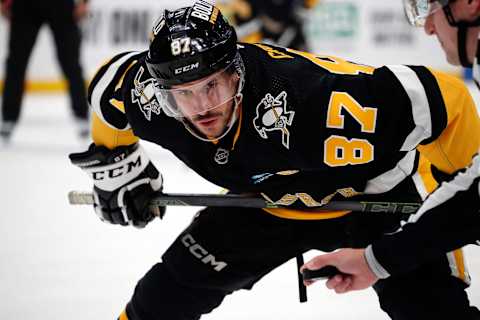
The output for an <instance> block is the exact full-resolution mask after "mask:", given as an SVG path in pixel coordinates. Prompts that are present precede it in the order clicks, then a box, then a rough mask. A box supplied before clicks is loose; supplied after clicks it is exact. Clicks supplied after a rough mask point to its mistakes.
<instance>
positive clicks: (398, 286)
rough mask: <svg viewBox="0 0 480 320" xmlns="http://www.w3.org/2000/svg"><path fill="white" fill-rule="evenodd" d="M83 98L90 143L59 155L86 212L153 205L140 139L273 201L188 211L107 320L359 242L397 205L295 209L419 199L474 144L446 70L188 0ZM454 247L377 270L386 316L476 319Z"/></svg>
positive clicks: (152, 310) (177, 313)
mask: <svg viewBox="0 0 480 320" xmlns="http://www.w3.org/2000/svg"><path fill="white" fill-rule="evenodd" d="M89 102H90V104H91V106H92V109H93V112H94V115H93V119H92V121H93V130H92V135H93V140H94V143H93V144H92V145H91V146H90V148H89V149H88V150H87V151H85V152H83V153H77V154H72V155H71V156H70V158H71V161H72V162H73V163H74V164H76V165H78V166H79V167H81V168H82V169H84V170H85V171H86V172H88V173H89V174H90V175H91V177H92V178H93V181H94V198H95V204H94V208H95V211H96V213H97V214H98V215H99V216H100V218H101V219H102V220H104V221H106V222H109V223H114V224H120V225H135V226H139V227H143V226H145V225H146V224H147V223H149V222H150V221H151V220H152V219H153V218H154V216H155V215H154V213H152V212H151V211H150V209H149V207H148V200H149V199H150V197H151V196H152V195H153V194H154V193H155V192H156V191H158V190H162V177H161V175H160V173H159V171H158V170H157V169H156V168H155V166H154V165H153V163H152V162H151V161H150V160H149V159H148V155H147V154H146V152H145V151H144V150H143V149H142V147H141V146H140V141H139V140H140V139H142V140H148V141H151V142H153V143H156V144H159V145H161V146H162V147H164V148H166V149H168V150H170V151H171V152H173V153H174V154H175V155H176V156H177V157H178V158H179V159H180V160H182V161H183V162H184V163H186V164H187V165H188V166H189V167H191V168H192V169H194V170H195V171H196V172H197V173H199V174H200V175H202V176H203V177H205V178H206V179H208V180H209V181H211V182H213V183H215V184H218V185H220V186H223V187H225V188H227V189H229V190H231V192H233V193H256V194H261V195H263V196H264V197H266V198H267V199H269V200H270V201H272V202H275V203H276V204H283V205H285V206H287V209H276V210H274V209H267V210H265V211H264V210H262V209H245V208H236V207H232V208H218V207H207V208H205V209H203V210H201V211H200V212H199V214H198V215H197V216H196V218H195V219H194V221H193V222H192V223H191V224H190V225H189V226H188V227H187V228H186V229H185V230H184V231H183V232H182V233H181V234H180V235H179V237H178V238H177V239H176V240H175V241H174V243H173V244H172V245H171V246H170V248H169V249H168V250H167V251H166V252H165V253H164V255H163V256H162V262H161V263H157V264H156V265H154V266H153V267H152V268H151V269H150V270H149V271H148V272H147V273H146V274H145V276H144V277H143V278H142V279H141V280H140V281H139V282H138V284H137V286H136V288H135V292H134V294H133V296H132V298H131V300H130V302H129V303H128V304H127V306H126V309H125V311H124V312H123V313H122V314H121V316H120V319H122V320H124V319H130V320H137V319H141V320H152V319H199V318H200V317H201V315H202V314H205V313H209V312H211V311H212V310H213V309H214V308H216V307H217V306H218V305H220V303H221V302H222V300H223V299H224V297H225V296H226V295H228V294H230V293H232V292H234V291H236V290H240V289H250V288H251V287H252V286H253V285H254V284H255V283H256V282H257V281H258V280H260V279H261V278H262V277H263V276H264V275H266V274H267V273H269V272H270V271H271V270H273V269H274V268H276V267H277V266H279V265H281V264H282V263H284V262H285V261H287V260H289V259H290V258H292V257H295V256H296V255H298V254H300V253H302V252H305V251H307V250H309V249H319V250H323V251H331V250H334V249H337V248H342V247H356V248H359V247H364V246H366V245H367V244H368V243H371V242H373V241H375V240H376V239H379V238H380V237H381V236H382V235H383V234H384V233H385V232H391V231H393V230H396V229H397V228H398V226H399V224H400V218H401V217H400V216H392V215H382V214H377V215H365V214H357V213H355V212H315V211H314V210H311V208H310V207H312V206H319V205H322V204H325V203H328V202H329V201H330V200H332V199H337V198H353V199H355V198H362V197H375V199H378V200H387V199H396V200H398V199H402V200H406V201H419V200H420V199H421V198H422V197H423V196H425V195H426V192H427V191H429V190H430V189H433V187H434V184H435V183H436V178H434V176H433V174H435V177H440V176H442V175H448V174H451V173H453V172H454V171H455V170H457V169H459V168H462V167H465V166H467V165H468V164H469V163H470V161H471V157H472V155H473V154H474V153H475V151H476V150H477V149H478V148H479V146H480V135H479V134H478V133H479V129H480V121H479V118H478V116H477V114H476V110H475V106H474V104H473V101H472V99H471V97H470V95H469V93H468V90H467V88H466V87H465V86H464V84H463V83H462V82H461V81H459V80H457V79H455V78H452V77H450V76H448V75H445V74H442V73H440V72H437V71H434V70H429V69H427V68H425V67H420V66H416V67H413V66H384V67H381V68H373V67H370V66H365V65H360V64H354V63H350V62H347V61H345V60H342V59H339V58H336V57H333V56H320V55H314V54H309V53H306V52H300V51H296V50H292V49H284V48H281V47H274V46H269V45H262V44H257V45H252V44H243V43H237V41H236V34H235V31H234V29H233V28H232V27H231V26H230V25H229V24H228V23H227V22H226V21H225V20H224V18H223V16H222V14H221V12H220V11H219V10H218V9H217V8H216V7H214V6H212V5H211V4H209V3H207V2H204V1H198V2H196V3H195V4H194V5H193V6H190V7H186V8H181V9H178V10H174V11H165V12H164V15H163V16H162V17H161V18H160V19H159V20H158V21H157V23H156V24H155V26H154V27H153V32H152V39H151V43H150V47H149V50H148V51H145V52H125V53H122V54H119V55H117V56H115V57H114V58H112V59H111V60H110V61H109V62H107V63H106V64H104V65H103V66H102V67H101V68H100V69H99V71H98V73H97V74H96V76H95V77H94V79H93V81H92V83H91V85H90V88H89ZM460 141H461V143H460ZM430 162H431V163H432V165H430ZM431 168H435V169H434V170H431ZM437 173H440V174H437ZM442 173H443V174H442ZM300 209H303V210H300ZM160 211H161V212H157V214H158V215H160V216H161V215H163V214H164V211H165V210H164V208H163V209H161V210H160ZM455 254H456V259H454V260H449V259H448V257H447V256H445V255H438V256H436V257H435V258H434V259H432V260H431V261H429V263H428V264H424V265H422V266H421V267H420V268H416V269H414V270H411V271H410V272H408V273H407V274H406V275H405V276H403V277H401V278H397V277H390V278H388V279H385V280H382V281H379V283H378V285H377V286H376V287H375V290H376V292H377V294H378V297H379V301H380V305H381V307H382V309H383V310H384V311H385V312H387V313H388V314H389V315H390V317H392V318H394V319H409V320H411V319H426V318H433V317H437V318H445V317H448V318H455V319H457V318H461V319H474V317H476V316H478V310H477V309H476V308H473V307H470V305H469V301H468V298H467V296H466V294H465V291H464V289H465V288H466V287H467V284H468V274H466V273H462V274H457V275H456V276H452V269H451V267H453V268H457V265H456V264H460V265H461V264H462V263H463V257H462V254H461V251H456V253H455Z"/></svg>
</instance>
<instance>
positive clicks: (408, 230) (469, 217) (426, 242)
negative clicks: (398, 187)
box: [366, 156, 480, 278]
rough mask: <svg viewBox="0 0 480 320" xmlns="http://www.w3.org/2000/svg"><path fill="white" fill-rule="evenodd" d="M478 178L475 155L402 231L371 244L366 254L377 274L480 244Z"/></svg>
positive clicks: (394, 271) (395, 271)
mask: <svg viewBox="0 0 480 320" xmlns="http://www.w3.org/2000/svg"><path fill="white" fill-rule="evenodd" d="M479 182H480V156H476V157H475V158H474V160H473V162H472V165H471V166H470V167H468V168H467V169H466V170H464V171H461V172H460V173H458V174H457V175H456V176H455V178H454V179H453V180H451V181H449V182H444V183H443V184H442V185H441V186H440V187H439V188H438V189H437V190H436V191H435V192H433V193H432V194H431V195H430V196H429V197H428V198H427V200H426V201H425V202H424V204H423V205H422V207H421V208H420V210H419V211H418V212H417V213H416V214H415V215H413V216H411V217H410V219H409V221H408V223H407V224H406V225H405V226H404V227H403V230H402V231H400V232H398V233H395V234H393V235H388V236H385V237H383V238H382V239H381V240H379V241H376V242H374V243H373V244H372V245H370V246H369V247H368V248H367V250H366V257H367V261H368V262H369V265H370V266H371V269H372V270H373V271H374V272H375V273H376V274H377V276H378V277H380V278H385V277H387V276H389V275H391V274H399V273H403V272H407V271H409V270H411V269H414V268H415V267H417V266H418V265H420V264H421V263H422V262H425V261H428V260H429V259H431V258H433V257H435V256H438V255H441V254H444V253H446V252H449V251H452V250H454V249H457V248H460V247H463V246H465V245H467V244H475V243H476V244H480V242H479V240H480V196H479V188H480V184H479Z"/></svg>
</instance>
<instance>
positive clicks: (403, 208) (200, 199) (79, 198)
mask: <svg viewBox="0 0 480 320" xmlns="http://www.w3.org/2000/svg"><path fill="white" fill-rule="evenodd" d="M68 199H69V202H70V204H86V205H91V204H93V194H92V193H91V192H81V191H71V192H69V194H68ZM150 205H151V206H201V207H203V206H205V207H242V208H287V207H286V206H282V205H278V204H275V203H272V202H269V201H267V200H265V199H263V198H260V197H255V196H244V195H233V194H185V193H159V194H158V195H157V196H156V197H155V198H153V199H152V200H151V202H150ZM419 207H420V203H410V202H381V201H331V202H329V203H327V204H325V205H323V206H321V207H312V209H317V210H322V211H340V210H349V211H359V212H387V213H402V214H412V213H415V212H416V211H417V210H418V208H419Z"/></svg>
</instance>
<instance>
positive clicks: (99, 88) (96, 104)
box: [91, 52, 138, 131]
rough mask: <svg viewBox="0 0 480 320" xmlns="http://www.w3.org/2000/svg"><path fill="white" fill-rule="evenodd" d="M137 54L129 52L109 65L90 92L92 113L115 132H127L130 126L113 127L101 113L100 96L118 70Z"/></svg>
mask: <svg viewBox="0 0 480 320" xmlns="http://www.w3.org/2000/svg"><path fill="white" fill-rule="evenodd" d="M137 54H138V52H131V53H129V54H126V55H125V56H123V57H122V58H120V59H118V60H117V61H115V62H114V63H113V64H112V65H110V66H109V67H108V69H107V71H106V72H105V73H104V74H103V76H102V79H100V81H98V83H97V85H96V86H95V88H94V89H93V91H92V99H91V107H92V109H93V111H94V112H95V113H96V115H97V116H98V117H99V118H100V119H101V120H102V121H103V123H105V124H106V125H108V126H109V127H111V128H113V129H116V130H122V131H124V130H128V129H130V125H129V124H127V126H126V127H125V128H116V127H113V126H112V125H111V124H110V123H108V121H106V119H105V118H104V116H103V113H102V95H103V93H104V92H105V91H106V89H107V87H108V86H109V85H110V84H111V82H112V81H113V79H114V78H115V76H116V74H117V72H118V68H119V67H120V66H121V65H122V64H124V63H125V62H126V61H128V60H129V59H130V58H131V57H132V56H135V55H137Z"/></svg>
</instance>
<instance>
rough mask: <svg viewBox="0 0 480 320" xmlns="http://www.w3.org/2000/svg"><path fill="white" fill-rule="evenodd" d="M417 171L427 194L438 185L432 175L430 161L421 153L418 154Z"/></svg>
mask: <svg viewBox="0 0 480 320" xmlns="http://www.w3.org/2000/svg"><path fill="white" fill-rule="evenodd" d="M417 172H418V174H419V176H420V178H421V179H422V182H423V185H424V187H425V191H426V192H427V193H428V194H430V193H432V192H433V190H435V189H436V188H437V187H438V182H437V180H435V178H434V177H433V174H432V167H431V163H430V161H428V159H427V158H426V157H425V156H424V155H422V154H420V160H419V163H418V170H417Z"/></svg>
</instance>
